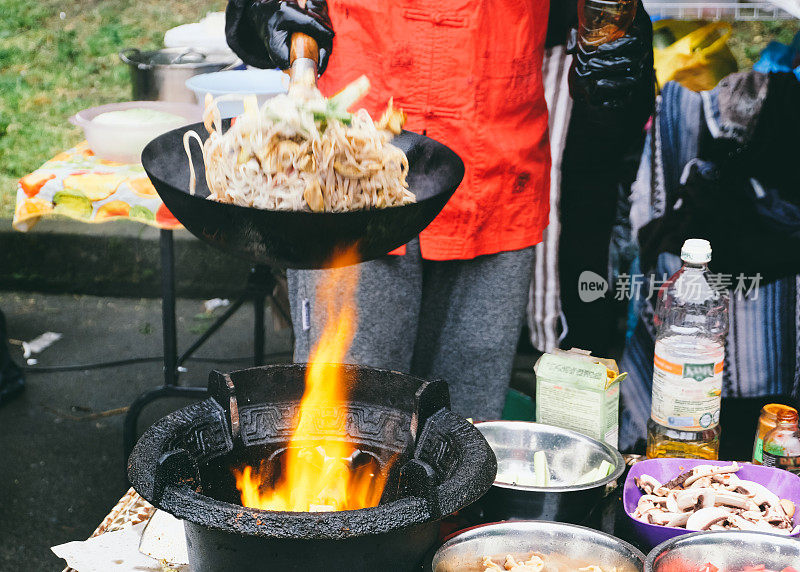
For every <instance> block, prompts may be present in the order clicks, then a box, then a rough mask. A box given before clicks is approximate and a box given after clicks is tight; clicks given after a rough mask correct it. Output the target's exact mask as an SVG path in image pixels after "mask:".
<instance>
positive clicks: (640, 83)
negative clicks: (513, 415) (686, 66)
mask: <svg viewBox="0 0 800 572" xmlns="http://www.w3.org/2000/svg"><path fill="white" fill-rule="evenodd" d="M570 3H571V6H572V8H571V11H572V13H573V14H574V5H575V0H567V1H565V2H560V3H558V4H559V6H556V8H557V9H561V7H560V5H561V4H565V5H570ZM549 9H550V6H549V0H526V1H524V2H512V1H511V0H492V1H483V2H475V1H474V0H391V1H390V0H330V2H325V1H324V0H309V1H308V2H306V3H305V6H304V7H301V6H300V5H299V4H298V3H297V2H296V1H289V0H230V1H229V3H228V9H227V22H226V33H227V38H228V43H229V45H230V46H231V48H232V49H233V50H234V51H235V52H236V53H237V54H238V55H239V56H240V57H241V58H242V60H243V61H244V62H245V63H248V64H250V65H254V66H257V67H279V68H283V69H285V68H286V67H288V64H289V61H288V60H289V44H290V38H291V35H292V34H293V33H294V32H304V33H306V34H308V35H310V36H312V37H313V38H315V39H316V40H317V43H318V44H319V46H320V65H319V72H320V74H324V75H322V76H321V78H320V81H319V85H320V89H321V90H322V92H323V93H326V94H329V95H330V94H333V93H334V92H336V91H338V90H339V89H341V88H342V87H344V86H345V85H346V84H347V83H349V82H350V81H352V80H354V79H356V78H357V77H358V76H360V75H362V74H366V75H367V77H368V78H369V79H370V82H371V84H372V88H371V90H370V92H369V94H368V95H367V96H366V98H365V99H364V100H363V101H362V102H360V105H362V106H363V107H364V108H366V109H367V111H369V112H370V113H371V114H372V115H373V116H377V115H378V114H379V113H380V112H381V110H382V109H383V108H384V107H385V106H386V103H387V101H388V100H389V98H390V97H393V98H394V105H395V107H397V108H401V109H403V110H404V111H405V112H406V113H407V114H408V122H407V123H406V126H405V128H406V129H409V130H411V131H416V132H419V133H422V134H425V135H427V136H428V137H432V138H433V139H436V140H438V141H441V142H442V143H444V144H446V145H448V146H449V147H451V148H452V149H453V150H454V151H456V153H458V154H459V155H460V156H461V158H462V159H463V161H464V163H465V165H466V174H465V176H464V180H463V182H462V184H461V186H460V187H459V189H458V190H457V191H456V193H455V194H454V196H453V197H452V199H451V200H450V201H449V202H448V204H447V205H446V206H445V207H444V209H443V210H442V212H441V214H439V216H438V217H437V218H436V219H435V220H434V221H433V223H431V225H430V226H429V227H428V228H426V229H425V230H423V231H422V232H421V233H420V235H419V237H418V238H417V239H414V240H413V241H411V242H410V243H409V244H408V245H406V246H405V247H403V248H401V249H399V250H398V251H396V252H395V253H392V254H393V255H390V256H386V257H384V258H382V259H379V260H375V261H370V262H366V263H363V264H361V265H360V280H359V287H358V314H359V323H358V328H357V332H356V335H355V339H354V341H353V344H352V347H351V348H350V351H349V354H348V358H347V359H348V361H349V362H352V363H360V364H365V365H370V366H374V367H383V368H388V369H394V370H400V371H406V372H411V373H413V374H416V375H419V376H421V377H425V378H442V379H444V380H445V381H447V382H448V383H449V385H450V391H451V399H452V406H453V409H454V410H455V411H456V412H458V413H461V414H463V415H466V416H471V417H475V418H479V419H486V418H497V417H499V416H500V413H501V411H502V407H503V404H504V401H505V395H506V390H507V388H508V384H509V380H510V377H511V370H512V366H513V360H514V354H515V349H516V343H517V340H518V339H519V334H520V330H521V326H522V319H523V313H524V308H525V304H526V300H527V292H528V287H529V283H530V278H531V268H532V264H533V258H534V256H533V246H534V245H535V244H537V243H538V242H539V241H541V236H542V230H543V229H544V227H545V226H546V225H547V220H548V211H549V192H548V189H549V173H550V156H549V143H548V134H547V125H548V119H547V106H546V103H545V99H544V90H543V82H542V59H543V54H544V46H545V39H546V36H547V22H548V10H549ZM565 20H566V18H565ZM334 23H335V27H336V34H335V35H336V39H335V40H334V31H333V30H334ZM564 32H565V35H566V30H565V31H564ZM651 34H652V29H651V26H650V21H649V18H648V17H647V15H646V13H645V12H644V9H643V8H642V7H641V6H640V7H639V15H638V16H637V19H636V21H635V23H634V26H633V27H632V29H631V32H629V34H628V36H626V37H625V38H622V39H621V40H617V41H616V42H612V43H610V44H606V45H604V46H601V47H600V49H598V50H595V51H593V52H584V51H581V50H577V54H576V55H577V57H576V58H575V66H574V69H573V70H572V77H571V79H572V91H573V96H574V98H575V100H576V104H575V105H576V107H578V108H582V109H585V110H586V112H587V114H588V115H589V116H590V117H591V118H592V120H591V121H590V123H591V124H593V125H595V126H596V131H597V132H598V133H605V132H608V131H609V129H610V130H611V131H617V132H622V131H626V130H630V129H631V128H632V129H634V130H639V131H640V130H641V126H642V124H643V123H644V121H645V119H646V117H647V116H648V115H649V111H650V106H651V105H652V99H653V93H654V89H653V70H652V45H651V37H652V36H651ZM574 43H575V42H573V44H574ZM334 48H335V51H336V53H335V56H334V57H331V54H332V52H333V49H334ZM631 126H632V127H631ZM321 272H325V271H289V273H288V277H289V288H290V301H291V303H292V318H293V327H294V332H295V359H296V360H297V361H305V360H306V359H307V357H308V355H309V352H310V349H311V348H312V347H313V346H314V343H315V341H316V340H317V339H318V337H319V335H320V333H321V326H322V324H324V316H320V315H319V312H317V309H316V307H315V303H314V294H315V288H316V285H317V283H318V282H319V278H320V275H321V274H320V273H321Z"/></svg>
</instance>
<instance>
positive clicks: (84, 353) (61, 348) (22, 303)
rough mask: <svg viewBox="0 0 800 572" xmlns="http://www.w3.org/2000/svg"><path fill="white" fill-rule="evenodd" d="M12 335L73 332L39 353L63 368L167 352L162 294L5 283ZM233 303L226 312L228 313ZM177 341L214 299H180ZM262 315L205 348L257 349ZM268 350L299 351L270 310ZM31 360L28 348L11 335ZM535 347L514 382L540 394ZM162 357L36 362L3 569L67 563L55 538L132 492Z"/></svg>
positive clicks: (6, 500)
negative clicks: (131, 430) (131, 421)
mask: <svg viewBox="0 0 800 572" xmlns="http://www.w3.org/2000/svg"><path fill="white" fill-rule="evenodd" d="M0 308H2V309H3V312H4V313H5V315H6V318H7V320H8V329H9V332H8V335H9V337H10V338H11V339H15V340H26V341H29V340H31V339H33V338H35V337H36V336H38V335H40V334H42V333H44V332H47V331H52V332H59V333H62V334H63V336H64V337H63V338H62V339H61V340H59V341H57V342H55V343H54V344H53V345H52V346H51V347H49V348H48V349H46V350H44V351H43V352H42V353H41V354H39V355H38V356H36V357H37V358H38V362H39V363H38V364H36V366H31V367H37V366H63V365H70V364H87V363H93V362H100V361H109V360H118V359H124V358H131V357H147V356H160V355H161V354H162V340H161V303H160V300H159V299H156V298H140V299H134V298H113V297H96V296H76V295H48V294H30V293H22V292H3V291H0ZM221 311H222V310H221V309H218V310H216V313H220V312H221ZM177 314H178V342H179V343H178V346H179V349H185V348H186V347H188V345H189V344H190V343H191V342H192V341H193V340H194V339H195V338H196V337H197V335H199V333H200V332H202V331H204V328H206V327H207V326H208V324H209V322H210V320H209V319H208V318H207V317H205V316H204V315H203V314H204V310H203V301H202V300H198V299H179V300H178V305H177ZM252 328H253V317H252V312H251V311H250V308H249V307H247V306H246V307H244V308H242V309H241V310H240V311H239V312H238V313H237V314H236V315H235V316H234V317H233V318H232V319H231V320H230V321H229V322H228V323H227V324H226V325H225V326H223V329H222V330H220V331H218V332H217V333H216V334H214V336H213V337H212V338H211V339H210V340H209V341H208V342H207V344H206V345H205V346H204V347H203V348H202V349H201V350H200V351H199V352H198V353H197V355H198V356H201V357H210V358H215V359H217V360H219V359H220V358H224V359H225V360H230V359H231V358H237V357H242V358H247V357H248V356H250V355H252V353H251V352H252ZM266 332H267V336H266V338H267V347H266V352H267V353H268V354H269V353H276V352H288V351H289V349H290V344H291V337H290V332H289V330H288V329H283V330H279V331H277V332H276V331H275V328H274V326H273V321H272V319H271V317H270V314H269V312H268V314H267V319H266ZM12 354H13V357H14V359H15V361H17V363H19V364H22V363H23V362H24V360H23V359H22V351H21V348H20V347H19V346H15V345H12ZM533 360H534V357H533V356H530V355H520V356H518V359H517V362H518V363H517V367H518V369H517V371H516V373H515V375H514V379H513V380H512V385H513V386H515V387H517V388H518V389H521V390H522V391H526V392H530V391H531V390H532V388H533V385H534V383H535V382H534V380H533V375H532V365H533ZM249 363H250V362H249V361H247V359H243V360H241V361H238V362H235V363H230V362H222V361H217V362H216V363H214V362H211V363H207V362H197V361H192V362H189V363H188V365H187V367H188V372H187V373H185V374H182V375H181V380H182V383H183V384H185V385H199V386H202V385H205V384H206V381H207V377H208V372H209V371H210V370H211V369H214V368H216V369H220V370H222V371H230V370H233V369H239V368H241V367H247V366H248V365H249ZM162 379H163V377H162V367H161V364H160V363H159V362H157V361H153V362H150V363H145V364H137V365H132V366H124V367H115V368H109V369H93V370H84V371H72V372H61V373H41V372H29V373H28V375H27V389H26V391H25V393H24V394H23V395H22V396H21V397H19V398H18V399H16V400H15V401H12V402H11V403H8V404H7V405H4V406H2V407H0V572H29V571H45V570H53V571H60V570H61V569H62V568H63V561H62V560H60V559H58V558H56V556H55V555H54V554H53V553H52V552H51V551H50V547H51V546H54V545H56V544H60V543H63V542H68V541H71V540H82V539H85V538H86V537H88V536H89V535H90V534H91V533H92V532H93V531H94V529H95V528H96V527H97V525H98V524H99V523H100V522H101V521H102V519H103V518H104V517H105V515H106V514H107V513H108V512H109V510H111V508H112V507H113V506H114V504H115V503H116V502H117V500H119V498H120V497H121V496H122V495H123V494H124V493H125V491H126V490H127V483H126V480H125V474H124V460H123V451H122V428H123V420H124V416H125V415H124V413H125V411H124V408H126V407H127V406H128V405H130V403H131V402H132V401H133V400H134V399H135V398H136V396H138V395H139V394H140V393H142V392H143V391H145V390H148V389H150V388H152V387H155V386H157V385H160V383H161V381H162ZM188 403H189V401H187V400H180V399H169V400H161V401H159V402H157V403H155V404H153V405H151V406H149V407H148V408H147V409H146V410H145V411H144V413H143V414H142V416H141V418H140V426H139V431H140V433H141V431H142V430H143V429H144V428H145V427H147V426H148V425H149V424H151V423H152V422H154V421H155V420H157V419H159V418H161V417H163V416H164V415H166V414H167V413H169V412H170V411H171V410H174V409H178V408H180V407H183V406H184V405H186V404H188Z"/></svg>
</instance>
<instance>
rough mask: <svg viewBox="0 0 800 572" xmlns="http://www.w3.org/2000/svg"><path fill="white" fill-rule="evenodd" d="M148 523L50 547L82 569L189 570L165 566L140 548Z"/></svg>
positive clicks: (121, 571)
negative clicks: (143, 552)
mask: <svg viewBox="0 0 800 572" xmlns="http://www.w3.org/2000/svg"><path fill="white" fill-rule="evenodd" d="M146 524H147V523H145V522H142V523H139V524H136V525H134V526H131V527H128V528H123V529H122V530H116V531H114V532H106V533H105V534H101V535H100V536H95V537H94V538H90V539H89V540H83V541H74V542H67V543H66V544H60V545H58V546H53V547H52V548H51V549H50V550H52V551H53V553H55V555H56V556H58V557H59V558H63V559H64V560H66V561H67V564H68V565H69V566H71V567H72V568H74V569H75V570H77V571H78V572H165V571H171V570H174V571H176V572H188V570H189V567H188V566H178V567H174V566H173V567H170V566H165V565H163V564H162V563H161V562H159V561H158V560H156V559H154V558H150V557H149V556H145V555H144V554H142V553H141V552H139V542H141V539H142V532H143V531H144V527H145V526H146Z"/></svg>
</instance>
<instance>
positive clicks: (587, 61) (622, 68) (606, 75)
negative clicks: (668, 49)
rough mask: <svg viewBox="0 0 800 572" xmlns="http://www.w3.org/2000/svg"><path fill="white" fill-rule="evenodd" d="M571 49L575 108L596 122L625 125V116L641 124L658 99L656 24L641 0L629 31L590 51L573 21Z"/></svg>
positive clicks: (571, 84)
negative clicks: (655, 65) (656, 92)
mask: <svg viewBox="0 0 800 572" xmlns="http://www.w3.org/2000/svg"><path fill="white" fill-rule="evenodd" d="M567 51H568V52H569V53H571V54H573V56H574V57H573V61H572V67H571V68H570V73H569V90H570V94H571V95H572V99H573V100H574V101H575V110H574V112H577V113H581V114H584V113H585V114H586V115H587V118H588V119H589V120H590V121H591V122H592V123H595V124H597V125H603V126H607V127H613V126H617V127H621V126H622V125H620V121H622V122H624V124H625V125H632V126H636V128H638V129H641V127H642V126H643V125H644V122H645V121H646V120H647V118H648V117H649V116H650V114H651V113H652V111H653V105H654V102H655V72H654V70H653V25H652V23H651V22H650V16H648V14H647V12H646V11H645V9H644V6H643V5H642V3H641V0H640V1H639V5H638V7H637V9H636V18H635V19H634V21H633V23H632V24H631V26H630V28H629V29H628V32H627V34H626V35H625V36H623V37H622V38H620V39H618V40H614V41H613V42H609V43H607V44H601V45H599V46H597V47H595V48H594V49H592V50H591V51H589V50H588V49H586V48H584V47H583V46H581V45H580V43H579V42H578V30H577V28H576V27H573V28H572V29H571V30H570V34H569V38H568V41H567Z"/></svg>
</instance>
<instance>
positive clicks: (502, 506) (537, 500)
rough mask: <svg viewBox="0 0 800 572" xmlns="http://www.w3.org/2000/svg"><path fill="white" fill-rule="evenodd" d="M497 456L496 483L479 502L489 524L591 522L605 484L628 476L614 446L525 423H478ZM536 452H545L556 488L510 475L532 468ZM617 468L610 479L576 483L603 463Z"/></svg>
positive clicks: (551, 428) (603, 492)
mask: <svg viewBox="0 0 800 572" xmlns="http://www.w3.org/2000/svg"><path fill="white" fill-rule="evenodd" d="M475 427H477V428H478V430H479V431H480V432H481V433H483V436H484V437H486V440H487V441H488V442H489V446H490V447H491V448H492V450H493V451H494V454H495V456H496V457H497V467H498V469H497V479H496V480H495V482H494V484H493V485H492V487H491V489H489V491H488V492H487V493H486V495H484V497H483V498H481V499H480V501H478V502H479V503H480V506H481V507H482V508H483V513H484V518H485V519H486V520H487V521H497V520H553V521H558V522H569V523H573V524H587V518H588V517H589V514H590V513H591V511H592V509H593V508H594V507H595V506H596V505H597V504H598V503H599V502H600V501H601V500H602V499H603V497H604V496H605V492H606V486H607V485H608V484H609V483H613V482H615V481H616V480H617V479H619V478H620V476H622V474H623V473H624V472H625V461H624V460H623V458H622V455H620V454H619V451H617V450H616V449H614V448H613V447H611V446H609V445H607V444H605V443H601V442H600V441H596V440H595V439H591V438H590V437H587V436H585V435H582V434H580V433H578V432H576V431H570V430H569V429H561V428H559V427H552V426H550V425H543V424H540V423H528V422H524V421H486V422H483V423H476V424H475ZM535 451H545V452H546V454H547V460H548V464H549V466H550V473H551V479H552V484H551V486H549V487H535V486H527V485H517V484H513V483H512V482H509V481H508V478H507V476H505V475H508V474H511V473H514V474H524V473H526V472H530V471H531V470H532V468H533V454H534V452H535ZM603 460H605V461H607V462H609V463H611V465H612V466H613V467H614V470H613V471H612V473H611V474H610V475H608V476H607V477H605V478H603V479H601V480H599V481H595V482H592V483H587V484H584V485H574V484H571V483H574V482H575V481H576V480H577V479H578V478H579V477H580V476H582V475H583V474H585V473H586V472H587V471H588V470H589V469H591V468H593V467H596V466H597V465H599V464H600V462H601V461H603Z"/></svg>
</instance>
